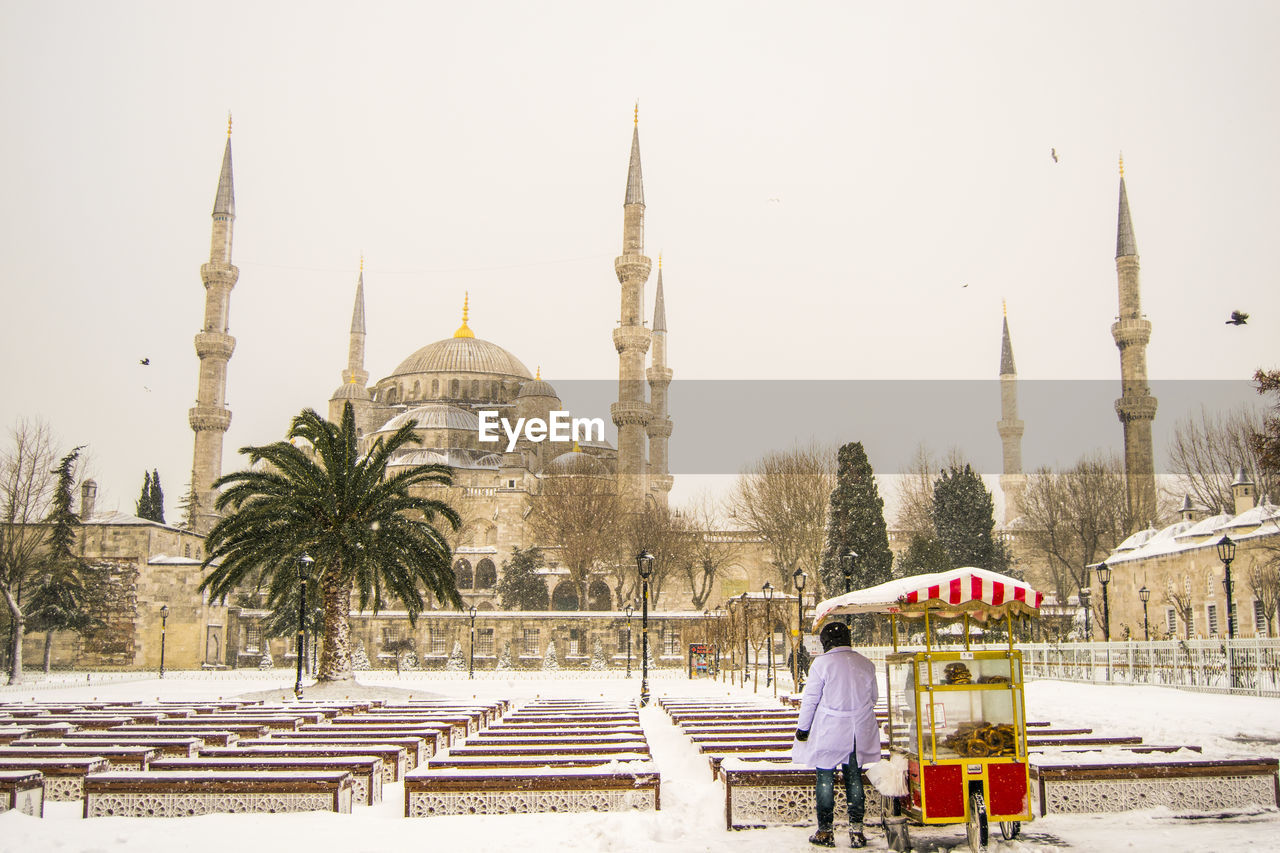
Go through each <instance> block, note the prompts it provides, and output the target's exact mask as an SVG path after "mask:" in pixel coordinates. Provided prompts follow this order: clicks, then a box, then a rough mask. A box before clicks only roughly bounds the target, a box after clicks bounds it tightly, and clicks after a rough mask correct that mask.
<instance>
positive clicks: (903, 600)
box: [814, 567, 1044, 624]
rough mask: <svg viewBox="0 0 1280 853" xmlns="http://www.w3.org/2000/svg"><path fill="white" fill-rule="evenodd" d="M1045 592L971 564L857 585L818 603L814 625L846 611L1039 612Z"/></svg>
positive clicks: (938, 613) (986, 615)
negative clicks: (866, 584)
mask: <svg viewBox="0 0 1280 853" xmlns="http://www.w3.org/2000/svg"><path fill="white" fill-rule="evenodd" d="M1043 598H1044V596H1043V595H1041V594H1040V593H1038V592H1036V591H1035V590H1034V589H1032V588H1031V586H1030V585H1028V584H1027V583H1025V582H1023V581H1020V580H1015V579H1013V578H1011V577H1009V576H1007V575H1002V574H999V573H997V572H989V571H987V570H986V569H977V568H973V567H966V568H961V569H951V570H950V571H946V572H936V573H934V574H930V575H913V576H912V577H909V578H899V579H898V580H895V581H889V582H888V583H882V584H880V585H879V586H872V587H867V588H866V589H856V590H854V591H853V592H847V593H845V594H844V595H838V596H836V597H835V598H828V599H827V600H826V601H821V602H819V603H818V606H817V609H816V612H815V614H814V624H819V623H821V622H822V620H824V619H826V618H827V617H828V616H843V615H845V614H847V613H885V614H898V615H901V616H910V617H915V616H923V615H924V614H925V611H928V612H929V613H930V615H933V616H960V615H962V614H966V613H967V614H968V615H969V616H971V617H973V618H974V619H977V620H979V621H986V620H987V619H989V618H993V617H996V618H1003V617H1004V616H1005V614H1006V613H1012V614H1014V615H1027V616H1034V615H1036V614H1037V613H1038V612H1039V609H1040V602H1041V601H1042V600H1043Z"/></svg>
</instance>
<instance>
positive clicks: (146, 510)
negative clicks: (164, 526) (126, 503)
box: [133, 471, 152, 519]
mask: <svg viewBox="0 0 1280 853" xmlns="http://www.w3.org/2000/svg"><path fill="white" fill-rule="evenodd" d="M135 506H136V509H135V510H134V513H133V514H134V515H136V516H137V517H138V518H146V519H150V518H151V514H152V511H151V474H150V473H149V472H147V471H143V472H142V494H140V495H138V503H137V504H136V505H135Z"/></svg>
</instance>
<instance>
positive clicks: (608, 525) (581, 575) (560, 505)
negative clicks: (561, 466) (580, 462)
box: [529, 474, 634, 609]
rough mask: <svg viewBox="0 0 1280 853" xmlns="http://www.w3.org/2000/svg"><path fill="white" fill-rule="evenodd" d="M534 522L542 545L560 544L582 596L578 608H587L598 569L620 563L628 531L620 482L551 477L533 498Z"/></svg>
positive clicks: (582, 476) (585, 476)
mask: <svg viewBox="0 0 1280 853" xmlns="http://www.w3.org/2000/svg"><path fill="white" fill-rule="evenodd" d="M529 524H530V526H531V527H532V529H533V533H534V536H535V537H536V538H537V539H538V541H539V542H540V543H545V544H547V545H558V546H559V548H560V550H559V551H558V554H559V556H560V560H561V562H563V563H564V565H565V567H566V568H568V570H569V580H570V582H571V583H572V584H573V585H574V587H575V588H576V590H577V593H578V606H579V608H580V609H585V605H586V601H587V584H588V583H589V579H590V577H591V573H592V571H593V570H594V569H596V568H597V567H598V566H601V565H607V566H612V565H613V564H614V561H615V558H616V556H617V548H618V542H619V541H620V540H621V539H622V537H623V535H624V533H625V530H626V524H627V518H626V513H625V512H624V510H623V506H622V502H621V500H620V499H619V497H618V489H617V484H616V483H615V482H614V481H613V480H611V479H608V478H605V477H599V476H594V475H590V474H567V475H560V476H556V477H547V478H546V479H544V480H543V483H542V491H541V493H540V494H538V495H536V496H535V497H534V498H533V499H532V502H531V512H530V514H529ZM632 571H634V566H633V568H632Z"/></svg>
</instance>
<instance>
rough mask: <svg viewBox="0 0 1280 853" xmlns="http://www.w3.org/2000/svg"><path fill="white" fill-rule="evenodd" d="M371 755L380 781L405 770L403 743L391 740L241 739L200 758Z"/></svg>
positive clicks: (204, 751)
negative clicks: (317, 741)
mask: <svg viewBox="0 0 1280 853" xmlns="http://www.w3.org/2000/svg"><path fill="white" fill-rule="evenodd" d="M359 755H372V756H375V757H376V758H377V759H378V762H379V766H380V767H381V770H382V781H383V784H386V783H389V782H399V781H400V779H401V777H402V776H404V773H405V769H406V768H405V754H404V747H402V746H396V745H395V744H393V743H355V744H341V743H315V744H312V743H301V742H298V741H292V742H290V741H278V740H271V739H267V740H259V741H241V742H240V744H239V745H237V746H232V747H209V748H206V749H202V750H201V751H200V756H201V757H202V758H203V757H205V756H208V757H210V758H330V757H332V758H349V757H351V756H359Z"/></svg>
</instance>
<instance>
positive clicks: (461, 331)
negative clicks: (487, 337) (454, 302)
mask: <svg viewBox="0 0 1280 853" xmlns="http://www.w3.org/2000/svg"><path fill="white" fill-rule="evenodd" d="M470 303H471V293H470V291H468V292H466V293H465V294H464V295H463V297H462V325H461V326H459V327H458V331H456V332H454V333H453V336H454V337H455V338H474V337H475V333H474V332H472V331H471V327H470V326H468V325H467V313H468V311H469V308H470Z"/></svg>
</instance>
